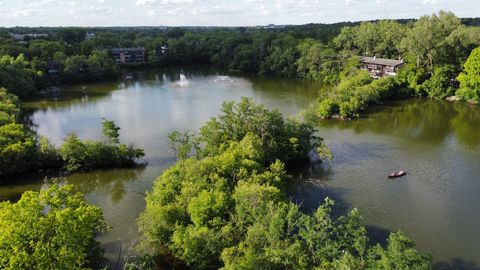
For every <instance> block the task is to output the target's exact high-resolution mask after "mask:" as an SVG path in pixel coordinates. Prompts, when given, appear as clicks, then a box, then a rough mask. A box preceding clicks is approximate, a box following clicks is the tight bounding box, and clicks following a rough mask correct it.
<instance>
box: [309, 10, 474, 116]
mask: <svg viewBox="0 0 480 270" xmlns="http://www.w3.org/2000/svg"><path fill="white" fill-rule="evenodd" d="M333 42H334V44H335V45H336V48H337V50H340V51H341V52H342V54H344V55H367V56H378V57H392V58H396V57H402V56H403V57H404V59H405V61H406V63H405V65H404V67H403V68H402V69H401V70H400V72H399V74H398V76H395V77H390V78H380V79H378V80H369V78H368V75H367V74H366V73H364V72H362V71H359V70H355V69H353V72H352V69H351V66H348V65H347V66H346V67H345V69H347V70H344V71H343V72H344V73H345V72H347V73H348V76H343V77H340V80H339V81H338V84H337V85H335V86H334V87H332V91H330V92H329V93H326V94H325V93H324V94H323V95H321V96H320V98H319V100H318V101H317V102H316V103H314V104H312V105H311V106H310V108H309V109H308V110H307V112H306V115H307V116H308V118H315V117H320V118H329V117H337V116H338V117H340V118H343V119H349V118H353V117H358V116H359V113H360V111H362V110H363V109H365V108H366V107H368V106H369V105H374V104H378V103H382V102H385V101H388V100H391V99H395V98H399V97H408V96H427V97H430V98H439V99H444V98H446V97H449V96H453V95H458V96H459V97H460V98H462V99H469V100H475V99H478V96H475V94H472V93H474V92H475V90H473V89H475V86H474V85H471V84H468V83H467V81H469V80H468V79H465V78H468V77H465V76H464V75H460V76H459V77H458V78H459V80H463V85H464V87H462V88H460V89H458V84H459V83H458V82H457V81H456V78H457V76H458V74H459V73H461V72H462V65H463V63H465V61H467V57H468V56H469V55H470V54H471V52H472V50H473V49H474V48H475V47H478V46H480V28H478V27H467V26H465V25H462V23H461V20H460V19H459V18H457V17H456V16H455V15H454V14H453V13H451V12H443V11H441V12H439V13H438V15H437V14H433V15H430V16H422V17H421V18H420V19H419V20H418V21H416V22H414V23H413V24H412V26H408V25H402V24H399V23H396V22H393V21H379V22H363V23H361V24H360V25H358V26H351V27H345V28H343V29H342V31H341V33H340V34H339V35H338V36H337V37H336V38H335V39H334V41H333ZM473 52H474V51H473ZM473 52H472V54H473ZM472 58H474V57H472ZM471 62H473V60H472V61H471ZM356 66H357V67H358V66H359V64H358V63H357V65H356ZM467 66H472V67H471V68H470V70H471V71H470V73H472V74H474V71H473V72H472V70H473V69H475V67H476V66H475V65H474V64H467V63H465V69H467ZM477 66H478V65H477ZM466 72H468V71H465V72H464V73H462V74H465V73H466ZM340 74H341V73H340ZM466 89H468V90H466Z"/></svg>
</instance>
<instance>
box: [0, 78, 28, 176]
mask: <svg viewBox="0 0 480 270" xmlns="http://www.w3.org/2000/svg"><path fill="white" fill-rule="evenodd" d="M19 114H20V108H19V106H18V99H17V98H16V96H14V95H12V94H9V93H8V92H7V90H6V89H4V88H0V177H2V176H9V175H13V174H15V173H20V172H24V171H27V170H29V169H31V168H32V167H33V166H34V156H35V150H36V142H35V138H34V136H33V134H32V133H31V132H30V131H29V130H27V129H26V128H25V127H24V126H23V125H22V124H19V123H18V122H17V120H18V117H19Z"/></svg>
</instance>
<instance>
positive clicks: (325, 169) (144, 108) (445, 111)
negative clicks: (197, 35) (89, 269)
mask: <svg viewBox="0 0 480 270" xmlns="http://www.w3.org/2000/svg"><path fill="white" fill-rule="evenodd" d="M131 75H133V79H130V80H126V79H122V80H119V81H114V82H109V83H100V84H85V85H77V86H74V87H69V88H67V89H65V90H64V91H63V92H62V93H61V94H56V95H55V94H53V95H49V96H48V97H45V98H43V99H39V100H37V101H32V102H28V103H26V104H24V105H25V107H26V108H28V110H30V112H31V120H32V121H33V123H34V124H35V125H36V129H37V131H38V133H39V134H41V135H45V136H47V137H48V138H50V140H51V141H52V142H53V143H55V144H60V143H61V142H62V139H63V138H64V137H65V136H66V135H67V134H68V133H70V132H76V133H77V134H78V135H79V136H80V137H81V138H83V139H98V138H100V136H101V118H102V117H104V118H108V119H112V120H114V121H115V122H116V123H117V124H118V125H119V126H120V127H121V128H122V130H121V140H122V142H133V143H135V144H136V145H137V146H139V147H142V148H144V149H145V151H146V157H145V161H147V162H148V164H149V165H148V166H146V167H145V168H139V169H117V170H105V171H95V172H90V173H80V174H74V175H70V176H67V177H61V178H52V177H45V176H39V175H32V176H25V177H22V179H19V180H21V183H20V184H13V185H5V184H4V185H1V186H0V199H1V200H16V199H18V198H19V197H20V195H21V193H22V192H23V191H25V190H30V189H35V190H38V189H40V188H42V187H44V186H45V185H48V184H50V183H52V182H61V183H64V182H66V183H70V184H74V185H75V186H77V188H78V189H79V190H80V191H82V192H84V193H85V194H86V198H87V200H88V201H89V202H90V203H93V204H95V205H98V206H100V207H101V208H102V209H103V212H104V215H105V218H106V220H107V222H108V223H109V225H111V226H112V230H111V231H110V232H109V233H108V234H106V235H103V236H102V237H101V238H100V241H101V242H102V244H103V246H104V248H105V249H106V252H107V256H108V258H109V259H110V260H111V261H112V263H113V264H115V262H116V261H117V260H118V259H117V258H119V257H123V256H126V255H130V254H134V251H133V249H132V247H133V246H134V245H135V243H136V242H137V241H138V237H139V234H138V232H137V229H136V224H135V219H136V218H137V216H138V214H139V213H140V212H141V211H142V210H143V209H144V206H145V202H144V196H145V195H144V194H145V192H146V191H147V190H149V189H150V188H151V187H152V184H153V181H154V180H155V178H156V177H157V176H158V175H160V174H161V173H162V171H163V170H164V169H165V168H167V167H168V166H170V165H171V164H172V163H173V162H174V161H175V159H174V155H173V153H172V152H171V150H170V149H169V147H168V144H167V139H166V137H167V134H168V133H169V132H171V131H173V130H175V129H180V130H186V129H190V130H196V129H198V128H199V127H200V126H201V125H202V124H203V123H204V122H205V121H207V120H208V119H209V118H210V117H212V116H215V115H217V114H218V112H219V108H220V106H221V104H222V102H224V101H227V100H239V99H240V98H241V97H242V96H249V97H253V98H254V100H255V101H257V102H261V103H264V104H265V105H266V106H268V107H269V108H277V109H279V110H280V111H281V112H282V113H283V114H284V115H285V116H291V115H295V114H296V113H297V112H298V111H299V110H301V109H303V108H305V107H306V105H307V104H308V103H309V102H311V101H312V100H313V99H314V98H315V96H316V91H315V90H316V89H318V88H319V87H320V86H318V85H316V84H313V83H308V82H304V81H301V80H293V79H281V78H262V77H245V76H239V75H231V74H230V76H227V75H228V74H225V73H222V72H215V71H211V70H207V71H205V70H175V71H148V72H138V73H135V74H131ZM319 132H320V134H321V136H323V137H325V138H326V140H327V142H328V145H329V147H330V148H331V151H332V153H333V155H334V159H333V160H331V161H329V162H327V163H326V164H324V165H322V166H321V167H319V168H312V169H310V170H307V171H305V172H303V173H302V174H301V176H300V178H302V179H303V180H304V181H299V184H298V185H297V186H296V188H295V190H293V191H292V194H291V196H292V199H293V200H295V201H297V202H301V203H302V205H303V206H304V207H305V209H306V210H308V209H311V208H314V207H316V206H318V204H319V203H321V201H322V200H323V198H324V197H325V196H330V197H333V198H334V199H335V200H336V201H337V208H338V209H340V211H342V210H347V209H351V208H353V207H357V208H359V209H360V211H361V213H362V215H363V217H364V222H365V224H366V225H367V226H368V228H369V229H370V230H371V235H372V238H374V239H377V238H378V239H380V238H382V237H383V238H385V237H386V235H388V233H389V232H390V231H397V230H402V231H403V232H405V233H406V234H407V235H408V236H410V237H411V238H412V239H413V240H415V242H416V243H417V245H418V248H419V249H420V250H421V251H424V252H429V253H431V254H432V255H433V256H434V260H435V262H436V263H437V266H439V267H443V268H442V269H478V267H480V249H479V246H480V217H479V211H480V210H479V209H480V200H479V199H480V197H479V194H480V177H479V175H480V151H479V150H480V149H479V148H480V146H479V144H480V110H479V109H478V108H477V107H471V106H468V105H464V104H453V103H446V102H440V101H432V100H428V101H424V100H413V101H404V102H399V103H397V104H390V105H389V106H384V107H379V108H376V109H375V110H372V111H370V112H369V113H368V114H367V115H366V117H365V118H363V119H360V120H355V121H350V122H338V121H325V122H322V123H321V124H320V125H319ZM399 169H405V170H407V171H408V175H407V176H406V177H404V178H401V179H398V180H394V181H391V180H388V179H387V178H386V174H388V173H389V172H390V171H393V170H399ZM17 183H18V181H17Z"/></svg>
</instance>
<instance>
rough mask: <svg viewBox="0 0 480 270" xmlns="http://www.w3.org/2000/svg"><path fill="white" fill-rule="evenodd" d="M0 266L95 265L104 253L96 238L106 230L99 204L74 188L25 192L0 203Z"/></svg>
mask: <svg viewBox="0 0 480 270" xmlns="http://www.w3.org/2000/svg"><path fill="white" fill-rule="evenodd" d="M0 226H1V228H2V230H1V231H0V268H2V269H98V268H100V267H101V266H102V259H103V252H102V250H101V249H100V247H99V244H98V242H96V241H95V237H96V236H97V234H98V233H101V232H103V231H105V230H106V229H107V226H106V224H105V222H104V219H103V217H102V211H101V210H100V208H98V207H95V206H91V205H88V204H87V203H86V202H85V200H84V199H83V195H82V194H80V193H76V192H74V191H73V187H72V186H64V187H58V186H52V187H50V188H48V189H46V190H43V191H41V192H33V191H27V192H25V193H24V194H23V195H22V198H21V199H20V200H19V201H18V202H17V203H10V202H2V203H0Z"/></svg>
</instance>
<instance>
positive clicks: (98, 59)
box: [87, 50, 118, 76]
mask: <svg viewBox="0 0 480 270" xmlns="http://www.w3.org/2000/svg"><path fill="white" fill-rule="evenodd" d="M87 65H88V69H89V71H90V72H91V73H92V74H93V75H95V76H113V75H117V74H118V67H117V65H116V64H115V61H113V59H112V58H110V57H109V56H108V53H107V52H106V51H98V50H94V51H93V52H92V53H91V55H90V57H89V58H88V60H87Z"/></svg>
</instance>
